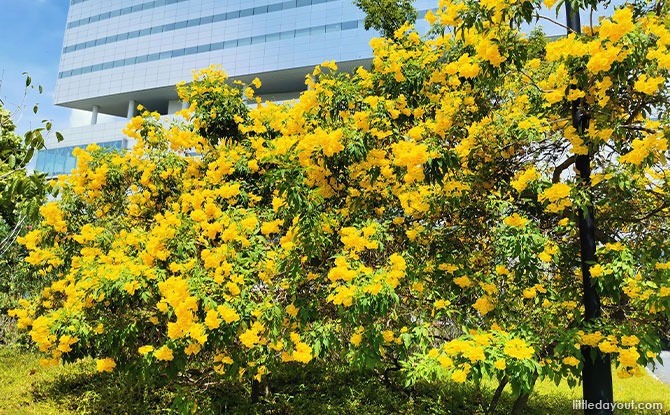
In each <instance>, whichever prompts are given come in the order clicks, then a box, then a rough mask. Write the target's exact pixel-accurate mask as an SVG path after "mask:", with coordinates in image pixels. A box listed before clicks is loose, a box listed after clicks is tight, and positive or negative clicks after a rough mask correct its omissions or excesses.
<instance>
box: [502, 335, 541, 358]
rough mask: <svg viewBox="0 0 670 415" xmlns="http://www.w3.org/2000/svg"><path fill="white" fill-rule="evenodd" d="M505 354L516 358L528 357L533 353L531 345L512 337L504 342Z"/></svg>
mask: <svg viewBox="0 0 670 415" xmlns="http://www.w3.org/2000/svg"><path fill="white" fill-rule="evenodd" d="M504 351H505V354H506V355H508V356H510V357H514V358H516V359H530V358H531V357H532V356H533V354H534V353H535V349H533V346H528V345H527V344H526V342H525V341H523V340H522V339H512V340H509V341H508V342H506V343H505V349H504Z"/></svg>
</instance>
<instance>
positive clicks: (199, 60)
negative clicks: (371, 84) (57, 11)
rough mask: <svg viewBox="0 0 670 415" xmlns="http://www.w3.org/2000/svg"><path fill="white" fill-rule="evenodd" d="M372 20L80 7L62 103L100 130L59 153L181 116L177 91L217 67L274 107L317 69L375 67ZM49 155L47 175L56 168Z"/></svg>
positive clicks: (231, 6)
mask: <svg viewBox="0 0 670 415" xmlns="http://www.w3.org/2000/svg"><path fill="white" fill-rule="evenodd" d="M421 3H423V4H421ZM432 3H433V2H430V1H426V0H419V1H418V2H417V3H416V5H417V6H421V5H424V6H426V5H429V4H432ZM418 8H419V10H421V7H418ZM363 18H364V14H363V12H362V11H360V10H359V9H358V8H357V7H356V6H354V5H353V4H352V0H245V1H242V0H226V1H222V0H153V1H149V0H115V1H109V0H71V1H70V8H69V12H68V18H67V23H66V29H65V37H64V41H63V50H62V55H61V61H60V67H59V72H58V80H57V84H56V94H55V101H56V105H61V106H65V107H69V108H74V109H81V110H86V111H91V125H90V126H86V127H79V128H74V129H70V130H66V131H64V132H63V133H64V136H65V141H64V142H62V143H57V144H56V143H51V145H52V147H53V148H52V150H55V147H59V148H60V147H63V148H65V147H73V146H85V145H86V144H88V143H91V142H98V143H101V142H106V141H119V140H121V139H122V137H121V135H122V133H121V130H122V128H123V126H124V125H125V123H126V121H125V118H128V117H132V116H133V115H134V114H135V111H136V108H137V105H138V104H141V105H143V106H144V107H145V108H147V109H149V110H153V111H158V112H159V113H161V114H170V113H174V112H176V111H177V110H179V109H181V108H182V106H183V104H182V103H181V102H180V101H179V98H178V97H177V93H176V90H175V84H176V83H178V82H179V81H189V80H190V79H191V78H192V71H193V70H195V69H199V68H205V67H208V66H210V65H211V64H220V65H221V67H222V68H223V69H224V70H225V71H226V72H227V73H228V75H229V76H231V77H232V78H235V79H241V80H243V81H247V82H248V81H250V80H252V79H253V78H254V77H259V78H260V79H261V81H262V83H263V86H262V88H261V90H259V94H260V95H262V96H264V97H265V98H267V99H276V100H281V99H287V98H294V97H297V96H298V94H299V92H300V91H301V90H302V89H304V87H305V86H304V79H305V74H307V73H309V72H311V71H312V69H313V67H314V65H317V64H319V63H321V62H323V61H325V60H335V61H336V62H337V64H338V66H339V67H340V69H341V70H350V69H353V68H355V67H357V66H360V65H367V64H369V62H370V57H371V49H370V46H369V41H370V39H371V38H372V37H373V36H376V35H377V33H375V32H374V31H366V30H365V29H364V27H363ZM98 114H109V115H115V116H119V117H123V120H120V121H119V122H117V123H112V124H114V125H113V126H112V125H110V126H107V125H106V126H105V127H103V125H102V124H101V125H95V124H96V123H97V116H98ZM64 151H65V150H59V151H51V153H53V154H52V155H49V156H48V157H52V158H54V159H55V158H57V156H56V154H59V155H60V154H62V153H64ZM40 156H41V155H38V161H37V164H38V166H39V167H43V166H47V165H49V166H51V165H52V162H51V161H49V162H48V163H46V162H41V161H40ZM44 157H47V155H46V154H45V155H44ZM55 164H58V165H60V164H59V163H58V162H55ZM55 164H54V165H55ZM61 164H63V166H65V167H64V168H67V166H69V165H70V164H68V162H66V161H63V163H61ZM56 170H58V169H55V170H53V171H50V173H54V174H55V173H56Z"/></svg>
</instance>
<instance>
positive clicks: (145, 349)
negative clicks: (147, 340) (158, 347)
mask: <svg viewBox="0 0 670 415" xmlns="http://www.w3.org/2000/svg"><path fill="white" fill-rule="evenodd" d="M153 350H154V347H153V346H151V345H146V346H142V347H140V348H138V349H137V352H138V353H139V354H141V355H142V356H144V355H147V354H149V353H151V352H153Z"/></svg>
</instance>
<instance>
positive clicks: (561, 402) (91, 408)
mask: <svg viewBox="0 0 670 415" xmlns="http://www.w3.org/2000/svg"><path fill="white" fill-rule="evenodd" d="M248 386H249V385H246V386H243V385H239V384H236V383H228V382H221V381H217V380H216V379H214V378H207V379H205V380H204V381H203V380H202V379H201V382H199V383H197V384H195V383H189V382H187V381H186V380H185V377H182V378H180V380H179V381H170V382H168V381H167V380H166V379H164V378H150V379H145V380H140V379H138V378H137V377H134V376H131V375H130V374H124V373H122V372H119V371H115V372H113V373H92V368H91V367H88V368H87V369H86V370H83V369H78V370H70V371H68V372H67V373H65V374H62V375H60V376H59V377H57V378H55V379H51V380H47V381H41V382H38V383H36V384H34V385H33V396H34V398H35V399H36V400H51V401H54V402H57V403H58V405H59V406H61V407H63V408H67V409H68V410H70V411H72V412H74V413H77V414H115V415H116V414H231V415H242V414H244V415H251V414H268V415H294V414H295V415H304V414H307V415H310V414H315V415H341V414H357V415H358V414H360V415H388V414H408V415H409V414H412V415H423V414H426V415H477V414H484V413H485V412H484V409H483V408H484V407H485V405H486V403H487V402H488V401H489V400H490V398H491V395H492V391H491V390H488V389H484V390H483V391H482V392H481V394H478V393H477V391H476V389H475V388H474V386H472V385H468V384H465V385H460V384H455V383H440V384H418V385H414V386H413V387H411V388H405V387H403V386H401V384H400V383H395V382H384V381H382V380H381V379H380V378H379V377H377V376H375V375H374V374H373V373H371V372H364V371H354V370H343V369H333V368H324V367H319V366H316V365H310V366H307V367H302V366H297V365H295V366H293V365H289V366H287V367H285V368H284V369H282V370H281V371H280V372H275V373H273V374H272V375H271V376H269V377H268V378H267V379H266V381H264V382H263V384H262V386H263V388H262V389H263V391H265V390H267V392H268V393H267V394H265V393H264V394H262V395H261V397H260V399H259V400H258V401H257V402H255V403H251V398H250V389H251V388H250V387H248ZM512 404H513V398H512V397H511V396H510V395H509V394H503V396H502V399H501V402H500V404H499V407H498V410H497V411H496V414H508V413H509V412H510V408H511V407H512ZM573 412H574V413H575V414H577V413H579V411H573V410H572V401H571V400H570V398H568V397H567V396H561V395H534V396H532V398H531V401H530V404H529V407H528V408H527V409H526V411H525V412H524V413H525V414H527V415H536V414H538V415H539V414H543V415H545V414H546V415H553V414H556V415H558V414H561V415H565V414H569V413H573Z"/></svg>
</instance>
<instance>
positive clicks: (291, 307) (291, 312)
mask: <svg viewBox="0 0 670 415" xmlns="http://www.w3.org/2000/svg"><path fill="white" fill-rule="evenodd" d="M299 310H300V309H299V308H298V307H296V306H294V305H293V303H291V304H289V305H288V306H287V307H286V314H288V315H289V316H291V317H295V316H297V315H298V311H299Z"/></svg>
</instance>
